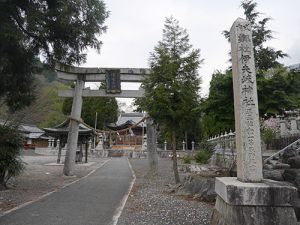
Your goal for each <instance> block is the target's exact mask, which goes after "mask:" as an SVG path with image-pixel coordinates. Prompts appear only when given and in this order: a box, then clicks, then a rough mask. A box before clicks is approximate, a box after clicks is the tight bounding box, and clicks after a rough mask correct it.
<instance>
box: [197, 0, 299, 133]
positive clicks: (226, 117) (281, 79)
mask: <svg viewBox="0 0 300 225" xmlns="http://www.w3.org/2000/svg"><path fill="white" fill-rule="evenodd" d="M241 7H242V8H243V10H244V15H245V16H246V19H247V20H249V21H250V22H251V25H252V32H253V45H254V57H255V66H256V74H257V87H258V103H259V112H260V115H261V116H270V115H274V114H276V113H280V112H282V111H283V109H284V108H288V107H289V105H290V101H289V99H288V98H287V91H288V89H286V87H287V86H286V82H287V80H286V78H285V75H284V72H283V70H282V69H281V72H282V74H280V73H278V72H277V73H276V74H275V75H274V76H273V75H272V74H273V73H274V71H273V70H271V69H274V68H282V67H281V65H280V63H279V62H278V59H280V58H283V57H285V56H287V54H285V53H283V52H282V51H281V50H275V49H274V48H272V47H267V46H265V44H266V41H268V40H271V39H272V38H273V35H272V31H271V30H269V29H268V28H267V23H268V22H269V21H270V18H269V17H265V18H262V19H260V16H261V13H260V12H258V11H257V10H256V8H257V3H256V2H254V1H252V0H244V1H242V3H241ZM223 34H224V36H225V38H226V39H227V40H228V41H229V36H230V34H229V31H223ZM270 73H271V75H270ZM296 96H297V95H296ZM233 105H234V104H233V84H232V74H231V69H230V68H229V69H228V70H227V71H226V72H225V73H221V72H217V73H215V74H214V75H213V77H212V80H211V87H210V90H209V96H208V98H207V99H206V100H205V101H204V103H203V104H202V106H201V109H202V110H203V112H204V113H205V114H204V116H203V117H202V124H203V129H204V132H205V133H206V134H207V135H208V136H210V135H216V134H219V133H220V132H223V131H224V130H227V131H228V130H229V129H233V128H234V107H233Z"/></svg>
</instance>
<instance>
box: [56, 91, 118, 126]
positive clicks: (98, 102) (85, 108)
mask: <svg viewBox="0 0 300 225" xmlns="http://www.w3.org/2000/svg"><path fill="white" fill-rule="evenodd" d="M71 108H72V99H71V98H67V99H65V100H64V103H63V107H62V110H63V113H64V114H65V115H68V116H69V115H70V113H71ZM118 109H119V108H118V103H117V100H116V99H115V98H99V97H86V98H83V103H82V113H81V117H82V119H83V120H84V122H85V123H87V124H89V125H90V126H92V127H94V126H95V116H96V112H97V128H98V129H103V127H104V126H105V124H106V123H114V122H116V121H117V118H118Z"/></svg>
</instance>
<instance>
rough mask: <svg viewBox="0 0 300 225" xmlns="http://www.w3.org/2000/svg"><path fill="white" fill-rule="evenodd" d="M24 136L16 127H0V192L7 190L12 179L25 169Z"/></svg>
mask: <svg viewBox="0 0 300 225" xmlns="http://www.w3.org/2000/svg"><path fill="white" fill-rule="evenodd" d="M21 147H22V136H21V134H20V133H19V132H18V130H17V127H16V126H12V125H5V126H2V125H0V190H1V189H5V188H7V182H8V180H9V179H10V178H12V177H14V176H17V175H19V174H20V173H21V172H22V170H23V169H24V163H23V162H22V160H21V158H20V153H21Z"/></svg>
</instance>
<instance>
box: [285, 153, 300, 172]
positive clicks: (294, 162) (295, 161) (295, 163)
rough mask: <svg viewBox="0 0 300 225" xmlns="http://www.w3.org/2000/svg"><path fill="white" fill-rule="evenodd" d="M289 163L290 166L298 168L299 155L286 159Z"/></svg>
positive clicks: (299, 165) (299, 166)
mask: <svg viewBox="0 0 300 225" xmlns="http://www.w3.org/2000/svg"><path fill="white" fill-rule="evenodd" d="M287 163H288V164H290V166H291V168H297V169H299V168H300V156H295V157H291V158H289V159H288V161H287Z"/></svg>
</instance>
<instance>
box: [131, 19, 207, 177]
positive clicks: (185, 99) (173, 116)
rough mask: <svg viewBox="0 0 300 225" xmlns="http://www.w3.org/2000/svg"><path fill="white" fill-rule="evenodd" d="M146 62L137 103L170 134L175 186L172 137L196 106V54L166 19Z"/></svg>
mask: <svg viewBox="0 0 300 225" xmlns="http://www.w3.org/2000/svg"><path fill="white" fill-rule="evenodd" d="M149 62H150V68H151V71H152V73H151V75H150V76H149V78H148V79H146V80H145V82H144V83H143V85H142V86H143V88H144V89H145V98H143V99H141V100H139V101H137V102H138V104H139V106H140V108H141V109H143V110H145V111H147V112H148V114H149V115H150V116H151V117H152V118H153V119H154V120H155V121H156V122H158V123H159V124H161V125H163V126H165V127H167V129H168V132H169V133H170V134H171V135H170V136H171V137H172V138H171V140H172V150H173V169H174V175H175V182H176V183H179V182H180V179H179V174H178V169H177V153H176V133H178V132H180V131H182V130H184V129H185V128H186V127H187V126H188V125H189V124H190V122H191V121H192V118H194V117H195V116H196V115H195V112H194V111H193V109H194V108H195V107H197V105H198V104H199V97H198V92H199V89H200V83H201V80H200V78H199V76H198V68H199V66H200V64H201V63H202V60H200V50H199V49H192V45H191V44H190V43H189V35H188V33H187V31H186V30H185V29H183V28H181V27H180V26H179V22H178V21H177V20H176V19H174V18H173V17H170V18H167V19H166V21H165V25H164V29H163V38H162V40H161V41H159V42H158V45H157V46H156V47H155V48H154V51H153V52H152V53H151V55H150V60H149Z"/></svg>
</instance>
